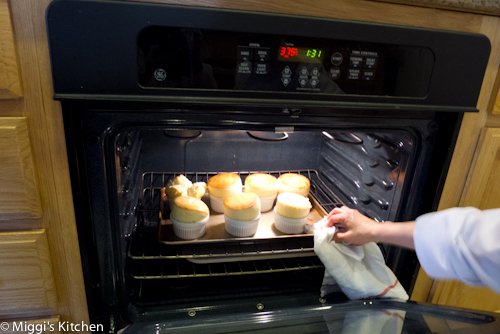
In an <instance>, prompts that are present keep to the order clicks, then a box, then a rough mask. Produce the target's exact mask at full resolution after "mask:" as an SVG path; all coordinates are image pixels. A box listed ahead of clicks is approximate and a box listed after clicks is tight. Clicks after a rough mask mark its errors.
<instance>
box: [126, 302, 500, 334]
mask: <svg viewBox="0 0 500 334" xmlns="http://www.w3.org/2000/svg"><path fill="white" fill-rule="evenodd" d="M190 311H191V312H194V313H191V317H190V316H188V315H186V317H185V320H180V321H158V322H152V323H136V324H134V325H132V326H130V327H128V328H126V329H124V330H123V331H122V333H124V334H134V333H176V334H179V333H199V332H200V331H203V333H205V334H209V333H210V334H211V333H254V332H259V333H290V334H291V333H344V334H350V333H371V334H382V333H383V334H403V333H419V334H425V333H478V334H481V333H498V330H499V328H500V316H499V315H495V314H489V313H479V312H473V311H464V310H457V309H451V308H444V307H440V306H434V305H419V304H414V303H405V302H398V301H387V300H386V301H382V300H373V301H350V302H347V303H343V304H336V305H328V306H327V305H323V306H318V307H298V308H294V309H290V308H287V309H286V310H281V311H267V312H266V310H265V309H263V310H262V311H258V312H256V313H250V314H240V315H236V314H225V315H219V316H216V315H214V316H212V317H205V316H203V315H202V314H200V315H201V316H198V315H197V314H196V312H195V311H194V310H190ZM188 312H189V311H188ZM200 313H203V311H201V312H200ZM188 314H189V313H188ZM186 319H187V320H186Z"/></svg>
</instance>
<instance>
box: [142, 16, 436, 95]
mask: <svg viewBox="0 0 500 334" xmlns="http://www.w3.org/2000/svg"><path fill="white" fill-rule="evenodd" d="M137 41H138V42H137V43H138V48H137V55H138V81H139V82H138V83H139V85H140V86H142V87H144V88H173V89H177V88H178V89H204V90H228V91H255V92H270V93H273V92H282V93H312V94H351V95H379V96H411V97H424V96H425V95H426V94H427V91H428V85H429V82H430V77H431V73H432V68H433V65H434V55H433V53H432V52H431V51H430V50H429V49H427V48H424V47H415V46H396V45H388V44H376V43H372V42H363V41H348V40H328V39H318V38H308V37H303V36H277V35H265V34H248V33H236V32H223V31H211V30H202V29H188V28H173V27H161V26H154V27H149V28H146V29H144V30H143V31H141V33H140V34H139V36H138V39H137Z"/></svg>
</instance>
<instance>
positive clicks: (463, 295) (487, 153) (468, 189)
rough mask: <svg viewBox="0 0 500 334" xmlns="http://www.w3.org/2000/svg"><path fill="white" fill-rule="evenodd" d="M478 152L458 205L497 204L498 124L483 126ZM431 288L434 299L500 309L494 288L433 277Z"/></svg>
mask: <svg viewBox="0 0 500 334" xmlns="http://www.w3.org/2000/svg"><path fill="white" fill-rule="evenodd" d="M477 152H478V153H477V154H476V157H475V161H474V163H473V166H472V169H471V172H470V174H469V175H470V177H469V179H468V181H467V184H466V186H465V191H464V194H463V196H462V199H461V201H460V202H461V206H474V207H477V208H480V209H491V208H500V128H486V129H484V130H483V132H482V135H481V139H480V144H479V148H478V151H477ZM499 237H500V236H499ZM499 279H500V277H499ZM434 288H435V291H434V294H433V297H432V302H433V303H436V304H443V305H449V306H457V307H465V308H471V309H477V310H487V311H500V294H497V293H495V292H494V291H493V290H490V289H487V288H479V287H471V286H467V285H465V284H463V283H460V282H455V281H435V283H434Z"/></svg>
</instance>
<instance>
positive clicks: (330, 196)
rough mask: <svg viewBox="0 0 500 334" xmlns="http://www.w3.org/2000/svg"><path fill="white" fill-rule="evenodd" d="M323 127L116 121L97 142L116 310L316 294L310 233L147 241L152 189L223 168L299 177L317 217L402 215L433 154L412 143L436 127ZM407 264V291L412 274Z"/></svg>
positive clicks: (158, 206)
mask: <svg viewBox="0 0 500 334" xmlns="http://www.w3.org/2000/svg"><path fill="white" fill-rule="evenodd" d="M333 120H334V119H330V120H329V121H330V122H331V124H327V125H325V124H324V125H323V126H322V127H320V126H318V125H317V124H315V125H313V124H302V125H300V124H294V125H293V126H290V125H289V126H279V127H274V128H269V126H265V125H264V124H261V125H260V126H255V125H252V126H250V125H248V124H247V125H246V126H242V125H239V126H233V127H230V128H224V125H223V124H224V122H219V123H218V124H213V125H212V126H206V125H205V126H199V125H198V126H188V127H186V126H184V127H183V126H178V125H175V126H173V125H171V124H168V123H166V124H163V125H158V124H151V125H150V124H143V125H140V126H138V125H137V124H134V125H133V126H131V125H127V123H125V124H124V125H120V126H116V127H115V130H113V131H111V132H109V133H108V134H107V135H106V136H105V137H104V138H105V139H103V142H104V143H107V144H108V147H107V148H108V153H109V154H108V157H109V158H108V159H107V160H108V161H107V165H108V169H109V172H110V173H111V174H112V175H114V177H111V178H109V181H110V182H111V183H112V185H111V187H110V189H114V190H116V191H114V194H113V197H114V198H115V199H116V206H115V209H116V214H115V218H116V219H115V223H116V228H117V229H118V230H119V235H120V236H122V237H121V238H116V240H115V242H116V243H117V244H118V245H119V246H118V248H119V249H120V254H121V256H120V257H121V258H122V259H123V263H122V264H121V265H118V267H121V268H122V275H123V277H122V279H120V281H122V282H123V284H124V289H123V290H122V291H124V294H123V296H122V298H124V299H126V300H128V301H129V302H127V303H123V304H122V305H129V308H132V309H133V312H132V313H133V314H135V315H134V316H135V317H138V318H141V317H142V316H144V314H143V313H141V312H142V311H140V310H146V309H147V310H148V312H146V313H150V312H151V309H152V308H155V307H159V308H162V309H168V308H169V305H170V306H171V307H174V306H175V307H179V304H182V303H193V302H195V303H203V302H206V301H210V302H212V303H213V302H214V301H215V300H230V299H231V298H232V296H234V295H238V296H240V297H242V296H253V297H256V296H267V295H283V294H285V295H291V294H295V293H304V292H309V293H312V294H314V295H318V296H319V288H320V285H321V280H322V276H323V273H324V269H323V265H322V263H321V262H320V260H319V259H318V258H317V257H316V256H315V255H314V252H313V246H314V245H313V238H312V236H311V235H308V234H305V235H296V236H286V235H278V236H277V237H270V238H254V239H252V238H250V239H249V238H243V240H240V239H239V238H227V239H225V240H216V241H217V242H212V240H193V241H189V242H177V240H175V238H172V239H169V236H168V235H167V236H165V235H162V234H161V233H159V228H160V222H161V221H162V220H168V212H166V210H164V209H162V203H161V201H162V200H161V194H160V191H161V188H162V187H164V186H165V185H166V184H167V183H168V182H169V180H170V179H172V178H173V177H175V176H176V175H179V174H183V175H185V176H186V177H187V178H189V179H190V180H191V181H192V182H198V181H204V182H206V181H207V180H208V178H209V177H211V176H213V175H215V174H217V173H218V172H225V171H229V172H237V173H238V174H239V175H240V177H241V179H242V181H243V182H244V180H245V177H246V176H248V175H249V174H250V173H252V172H266V173H270V174H272V175H275V176H279V175H280V174H282V173H284V172H296V173H300V174H303V175H305V176H307V177H308V178H309V179H310V181H311V196H312V197H313V198H314V200H315V201H317V203H318V204H319V205H320V206H321V208H322V210H323V211H322V212H323V213H327V212H329V211H331V210H332V209H333V208H335V207H339V206H341V205H348V206H351V207H355V208H358V209H359V210H360V211H362V212H364V213H365V214H367V215H369V216H371V217H373V218H374V219H376V220H378V221H384V220H395V219H397V218H398V217H400V216H401V211H403V212H405V214H408V213H409V212H410V211H411V210H409V208H407V207H404V205H405V203H406V201H407V200H408V198H409V195H408V193H409V191H408V189H409V188H411V187H412V184H413V183H414V181H415V180H414V177H415V176H416V177H417V178H421V177H424V175H426V169H427V168H428V167H429V166H428V165H427V166H426V163H425V161H426V156H430V155H431V154H429V153H431V152H432V151H433V145H432V144H431V143H430V142H431V141H430V140H429V139H428V140H427V141H426V142H425V143H424V142H423V141H422V137H426V138H434V137H436V132H437V131H436V126H435V123H436V122H435V121H432V120H428V119H421V120H417V119H414V120H412V121H411V124H412V125H411V126H409V124H408V120H405V121H400V124H399V125H398V126H394V125H393V124H392V125H391V124H390V122H387V125H386V127H385V128H384V127H372V126H369V125H368V123H369V122H368V123H365V122H361V123H359V121H358V124H354V123H352V124H351V126H349V127H348V126H342V127H339V126H335V122H332V121H333ZM324 121H325V120H323V122H324ZM241 123H242V124H244V122H241ZM283 124H285V125H286V123H283ZM283 124H282V125H283ZM404 124H405V125H404ZM431 124H434V126H430V125H431ZM420 187H422V185H420ZM418 191H421V189H420V190H417V189H414V190H413V191H411V193H417V192H418ZM405 193H406V195H405ZM410 207H411V206H410ZM211 214H213V212H212V213H211ZM170 233H171V232H170ZM381 247H382V249H383V251H384V254H385V255H386V258H387V260H388V262H390V261H391V260H390V258H391V256H392V257H393V259H392V260H393V261H394V257H395V256H396V255H395V254H396V253H394V252H395V250H394V249H393V248H391V247H386V246H384V245H381ZM398 256H400V255H398ZM409 262H410V263H412V262H411V261H409ZM400 264H401V263H400ZM407 264H408V263H407ZM403 265H404V264H403ZM409 267H410V268H409V269H408V270H409V271H411V275H410V278H408V280H409V281H408V282H407V284H408V285H409V284H410V283H409V282H410V281H411V279H412V276H413V275H414V271H415V269H416V268H415V265H414V264H411V265H410V266H409Z"/></svg>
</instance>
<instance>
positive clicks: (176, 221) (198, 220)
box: [170, 196, 210, 239]
mask: <svg viewBox="0 0 500 334" xmlns="http://www.w3.org/2000/svg"><path fill="white" fill-rule="evenodd" d="M209 216H210V211H209V209H208V206H207V205H206V204H205V203H204V202H203V201H202V200H200V199H197V198H194V197H189V196H179V197H177V198H176V199H175V200H174V205H173V206H172V211H171V213H170V220H171V221H172V225H173V227H174V233H175V235H176V236H178V237H179V238H181V239H196V238H199V237H201V236H202V235H203V234H204V233H205V225H206V224H207V222H208V218H209Z"/></svg>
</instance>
